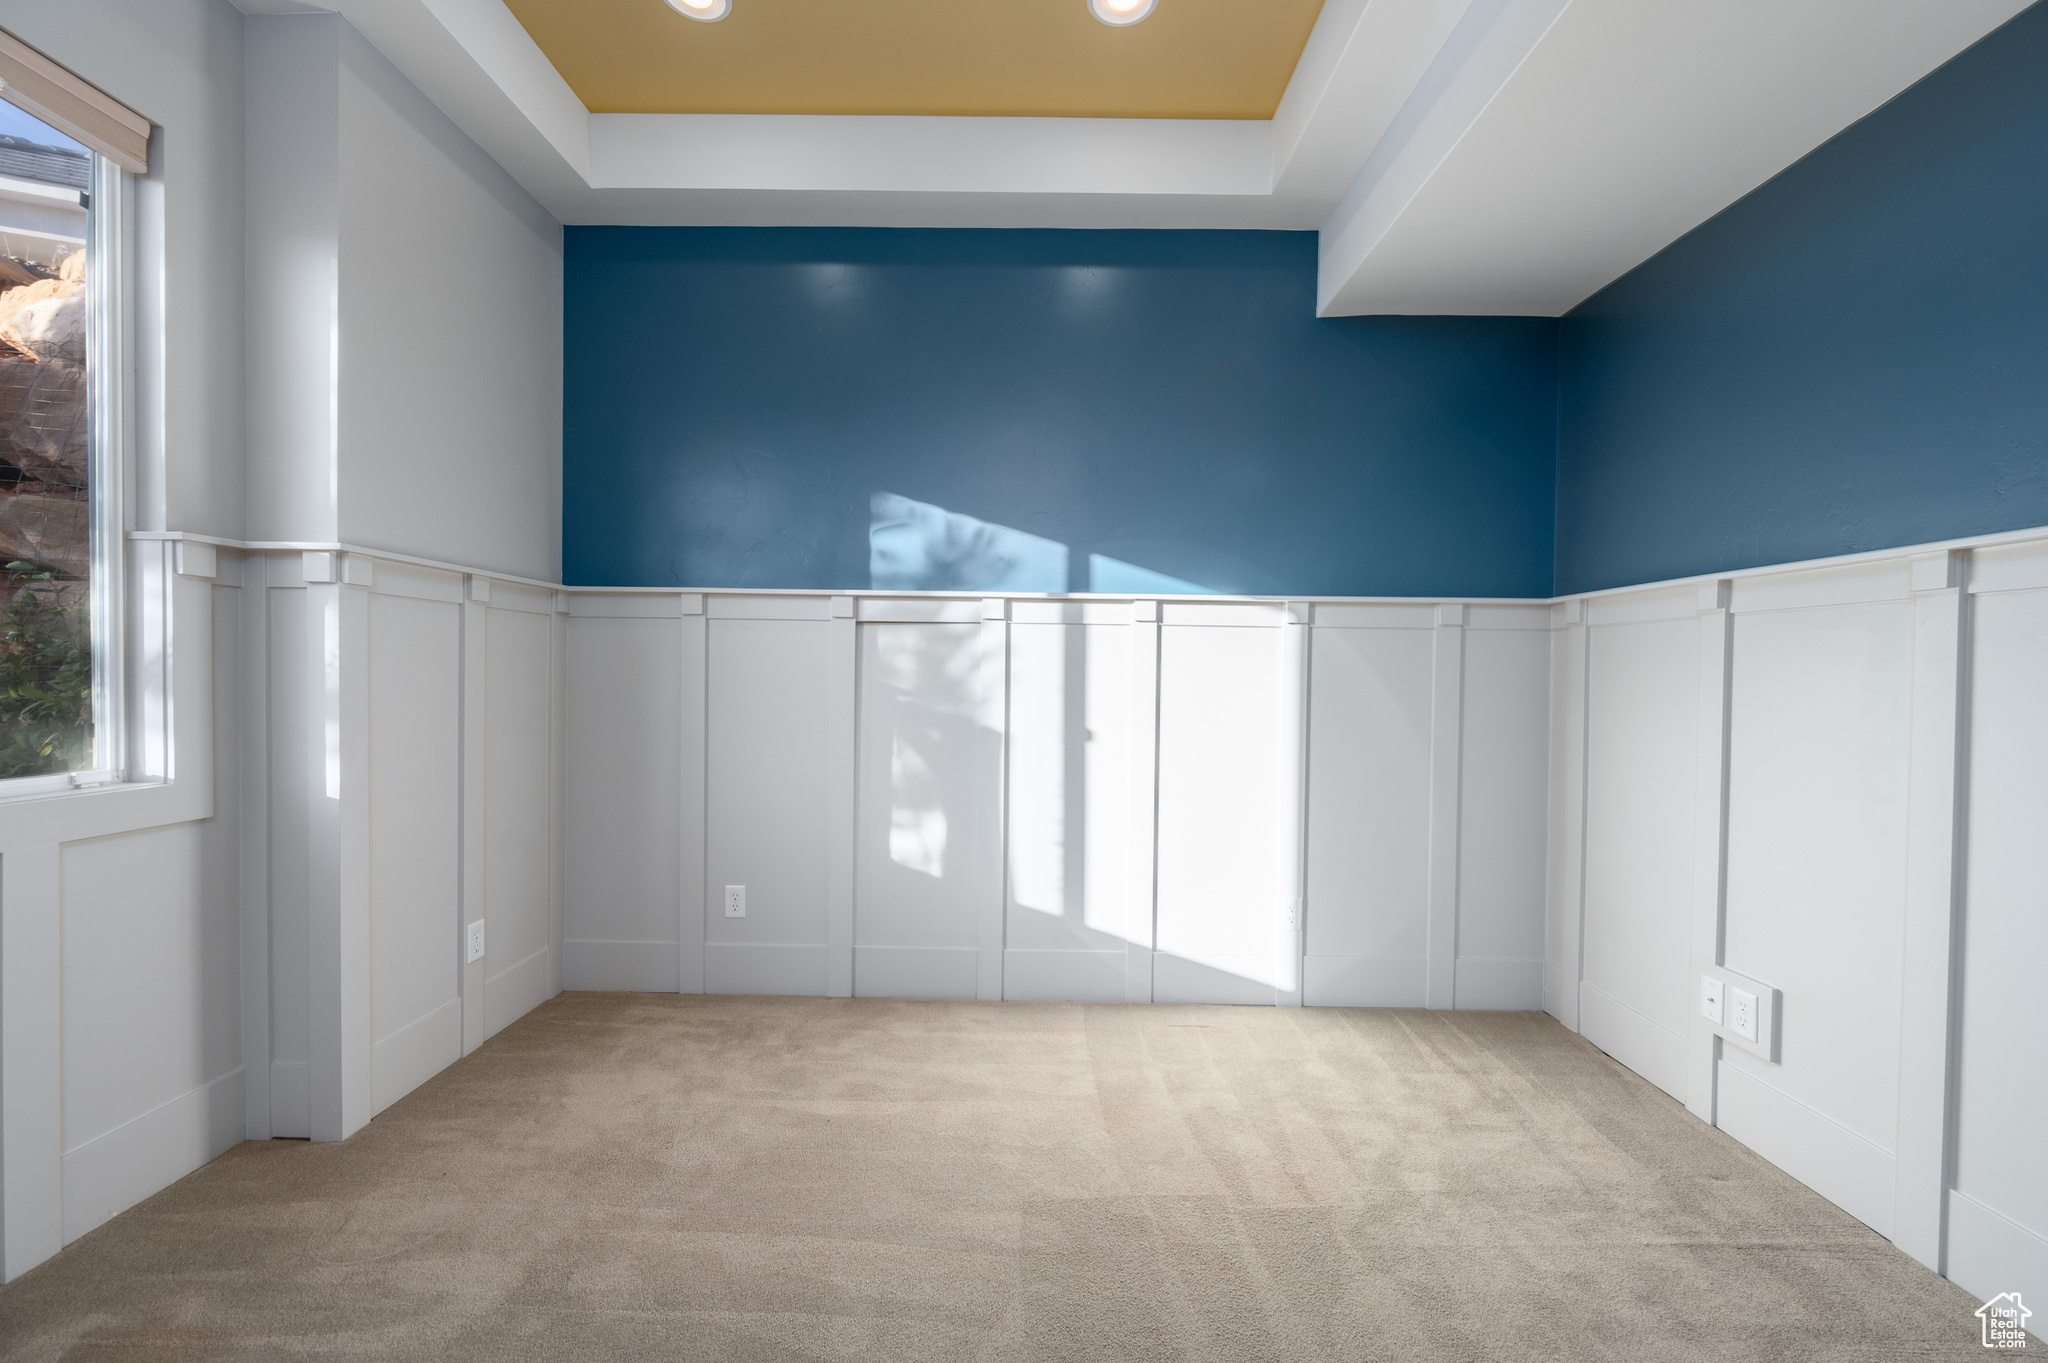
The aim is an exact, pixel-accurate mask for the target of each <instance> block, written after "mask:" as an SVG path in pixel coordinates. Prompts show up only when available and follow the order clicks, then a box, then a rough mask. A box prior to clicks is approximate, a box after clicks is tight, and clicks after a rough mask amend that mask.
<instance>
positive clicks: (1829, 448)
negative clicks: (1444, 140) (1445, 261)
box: [1557, 5, 2048, 592]
mask: <svg viewBox="0 0 2048 1363" xmlns="http://www.w3.org/2000/svg"><path fill="white" fill-rule="evenodd" d="M1561 341H1562V366H1563V383H1562V386H1561V401H1560V421H1559V431H1560V461H1559V480H1558V506H1559V517H1558V559H1557V585H1558V589H1559V590H1560V591H1567V592H1570V591H1584V590H1592V589H1597V588H1601V587H1614V586H1622V585H1625V584H1630V583H1640V582H1652V581H1658V580H1661V579H1665V578H1671V577H1680V576H1687V575H1691V574H1694V573H1703V572H1715V571H1721V570H1727V569H1735V568H1744V567H1751V566H1756V565H1760V564H1770V563H1782V562H1788V561H1794V560H1799V559H1807V558H1818V557H1824V556H1828V555H1833V554H1845V553H1854V552H1859V551H1862V550H1869V549H1882V548H1892V547H1897V546H1900V545H1906V544H1922V543H1928V542H1930V541H1935V540H1941V539H1949V538H1956V537H1961V536H1966V535H1975V534H1984V533H1988V532H1992V531H1999V530H2011V529H2020V528H2024V527H2030V526H2038V525H2044V524H2048V5H2036V6H2035V7H2034V8H2032V9H2030V10H2028V11H2026V12H2024V13H2023V14H2021V15H2020V16H2019V17H2018V18H2016V19H2014V20H2013V21H2011V22H2010V23H2008V24H2007V25H2005V26H2004V27H2003V28H2001V29H1999V30H1998V31H1997V32H1995V33H1993V34H1991V35H1990V36H1989V37H1987V38H1985V39H1984V40H1983V41H1982V42H1980V43H1978V44H1977V45H1976V46H1975V47H1973V48H1971V49H1970V50H1968V51H1966V52H1964V53H1963V54H1961V55H1960V56H1958V57H1957V58H1956V59H1955V60H1954V61H1952V62H1950V63H1949V64H1948V65H1946V66H1944V67H1943V68H1941V69H1940V70H1938V71H1936V72H1934V73H1933V74H1931V75H1930V76H1928V77H1927V78H1926V79H1925V80H1923V81H1922V82H1920V83H1919V84H1918V85H1916V86H1914V87H1913V88H1912V89H1910V90H1908V91H1906V92H1905V93H1903V94H1901V95H1900V96H1899V97H1898V98H1896V99H1895V100H1893V101H1892V102H1891V103H1889V104H1887V105H1886V106H1884V107H1883V108H1881V109H1879V110H1878V111H1877V112H1876V113H1874V114H1872V115H1871V116H1870V117H1868V118H1866V119H1864V120H1863V121H1861V122H1859V123H1857V124H1855V125H1854V126H1852V127H1850V128H1849V129H1847V130H1845V131H1844V132H1843V133H1842V134H1841V135H1840V136H1838V137H1836V138H1834V139H1833V140H1831V141H1829V142H1828V143H1826V144H1825V145H1823V146H1821V147H1820V148H1818V149H1817V150H1815V151H1814V152H1813V153H1812V154H1811V155H1810V156H1808V157H1806V158H1805V159H1804V160H1802V161H1800V162H1799V163H1798V164H1796V165H1794V166H1792V167H1790V168H1789V169H1787V170H1786V171H1784V172H1783V173H1782V174H1780V175H1779V176H1777V177H1776V178H1775V179H1773V180H1771V181H1770V182H1769V183H1767V184H1765V185H1764V186H1762V187H1761V188H1759V189H1758V190H1756V191H1755V192H1754V193H1752V194H1750V195H1749V196H1748V197H1746V198H1744V199H1743V200H1741V201H1740V202H1738V203H1736V204H1735V205H1733V206H1732V207H1730V208H1729V209H1727V210H1726V211H1725V212H1723V213H1721V214H1720V215H1719V216H1717V217H1715V218H1713V219H1712V220H1710V221H1709V222H1707V223H1705V224H1704V225H1702V226H1701V227H1699V228H1698V229H1696V230H1695V231H1693V232H1692V233H1690V234H1689V235H1688V236H1686V237H1684V238H1683V239H1681V240H1680V241H1678V242H1677V243H1675V244H1674V245H1672V246H1671V247H1669V248H1668V249H1666V250H1665V251H1664V252H1662V253H1661V254H1659V255H1657V256H1656V257H1654V258H1652V259H1651V260H1650V261H1648V262H1647V263H1645V264H1644V265H1642V266H1641V267H1639V268H1638V269H1636V270H1635V271H1633V272H1632V273H1630V274H1628V275H1626V276H1624V277H1623V278H1621V279H1620V280H1618V281H1616V282H1615V283H1614V284H1612V285H1610V286H1608V287H1607V288H1606V289H1604V290H1602V291H1601V292H1600V293H1598V294H1595V295H1594V296H1593V297H1592V298H1591V299H1589V300H1587V301H1586V302H1585V303H1584V304H1582V305H1581V306H1580V307H1579V308H1577V309H1576V310H1575V311H1573V312H1572V313H1571V314H1570V315H1569V316H1568V317H1566V318H1565V319H1564V322H1563V326H1562V337H1561Z"/></svg>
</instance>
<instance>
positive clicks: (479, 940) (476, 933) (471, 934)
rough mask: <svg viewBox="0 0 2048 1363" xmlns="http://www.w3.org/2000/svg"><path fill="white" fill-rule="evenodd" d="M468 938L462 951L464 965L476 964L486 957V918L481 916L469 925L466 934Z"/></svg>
mask: <svg viewBox="0 0 2048 1363" xmlns="http://www.w3.org/2000/svg"><path fill="white" fill-rule="evenodd" d="M464 936H465V938H466V939H467V940H466V942H465V945H464V950H463V953H462V963H463V964H464V965H475V964H476V963H477V962H478V961H481V960H482V959H483V958H484V920H483V919H481V918H479V919H477V920H476V921H475V922H474V923H471V924H470V925H469V931H468V932H467V933H465V934H464Z"/></svg>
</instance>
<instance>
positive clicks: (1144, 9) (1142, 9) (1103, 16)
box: [669, 0, 1159, 28]
mask: <svg viewBox="0 0 2048 1363" xmlns="http://www.w3.org/2000/svg"><path fill="white" fill-rule="evenodd" d="M669 2H670V3H671V4H673V3H674V2H675V0H669ZM1158 6H1159V0H1088V12H1089V13H1090V14H1093V15H1094V16H1095V17H1096V18H1098V19H1100V20H1102V22H1103V23H1105V24H1115V25H1116V26H1117V27H1118V28H1122V27H1123V26H1124V25H1126V24H1135V23H1137V22H1138V20H1140V19H1142V18H1144V17H1145V16H1146V15H1148V14H1150V13H1151V12H1152V11H1153V10H1154V9H1157V8H1158Z"/></svg>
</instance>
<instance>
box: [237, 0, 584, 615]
mask: <svg viewBox="0 0 2048 1363" xmlns="http://www.w3.org/2000/svg"><path fill="white" fill-rule="evenodd" d="M308 20H310V21H311V22H314V23H330V24H333V25H335V26H336V27H337V28H339V30H340V44H339V46H340V68H339V91H338V93H339V99H340V143H341V145H340V163H339V172H340V179H339V184H340V205H339V206H340V243H341V253H340V289H341V294H340V297H341V314H342V316H341V329H340V350H341V354H340V361H341V372H342V374H343V375H344V382H343V384H342V388H341V402H340V407H341V410H340V413H339V416H340V423H341V424H340V432H341V461H340V463H341V479H340V511H339V523H340V533H339V535H338V536H337V538H339V539H341V540H344V541H346V542H348V543H350V544H362V545H368V546H371V547H373V548H379V549H390V550H395V551H397V552H399V553H407V554H418V555H422V556H426V557H430V558H436V559H443V560H447V561H449V562H454V563H461V564H465V565H473V566H475V567H477V568H480V569H484V570H488V571H494V572H501V573H511V574H517V575H519V576H523V577H530V578H538V579H542V580H544V581H554V580H555V579H556V578H558V577H559V576H560V575H561V563H562V545H561V537H562V229H561V226H560V225H559V224H558V223H556V221H555V220H554V218H553V217H552V216H551V215H550V214H549V213H548V212H547V210H545V209H543V208H542V207H541V206H540V205H539V204H538V203H536V202H535V201H534V199H533V197H532V196H531V195H529V194H528V193H527V192H526V191H525V190H523V189H521V188H520V187H519V186H518V184H517V183H516V182H514V180H513V179H512V177H511V176H510V175H508V174H506V173H505V171H504V170H503V169H502V168H500V167H499V166H498V164H497V163H496V162H495V161H492V160H491V159H490V158H489V157H488V156H486V155H484V153H483V151H482V150H481V149H479V148H478V147H477V145H476V144H475V143H474V142H472V141H470V140H469V138H468V137H467V136H465V135H464V134H463V133H462V132H461V131H460V130H459V129H458V128H456V126H455V125H454V124H453V123H451V122H450V121H449V120H448V117H447V116H446V115H445V114H443V113H442V112H441V111H440V110H439V109H437V108H435V107H434V106H433V105H432V104H431V103H429V102H428V100H427V98H426V96H425V95H422V94H421V93H420V92H419V91H418V90H417V89H415V88H414V87H413V86H412V85H411V84H410V83H409V82H408V81H407V80H406V79H405V77H403V76H401V75H400V74H399V73H398V71H397V69H396V68H394V67H393V66H392V65H391V64H390V63H389V62H388V61H386V60H385V59H384V57H383V56H382V55H380V54H379V53H378V52H377V50H376V49H375V48H373V47H371V46H370V44H369V43H368V42H366V41H364V40H363V38H362V37H361V35H359V34H358V33H357V32H356V31H355V30H354V29H353V28H350V27H349V26H348V25H347V24H346V23H345V22H344V21H342V20H340V19H334V18H326V17H324V16H299V17H286V18H284V19H283V20H282V21H281V22H284V23H304V22H307V21H308ZM254 22H273V21H254Z"/></svg>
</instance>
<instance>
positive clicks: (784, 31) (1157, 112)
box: [506, 0, 1322, 118]
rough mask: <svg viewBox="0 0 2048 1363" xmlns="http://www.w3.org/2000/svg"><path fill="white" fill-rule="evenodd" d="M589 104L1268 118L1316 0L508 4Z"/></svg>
mask: <svg viewBox="0 0 2048 1363" xmlns="http://www.w3.org/2000/svg"><path fill="white" fill-rule="evenodd" d="M506 3H507V4H508V5H509V6H510V7H511V10H512V12H513V13H514V14H515V15H517V16H518V17H519V22H520V23H522V24H524V25H525V26H526V31H527V32H528V33H530V34H532V35H533V40H534V41H535V42H536V43H538V44H540V48H541V50H542V51H543V52H545V53H546V54H547V55H548V59H549V60H550V61H552V62H553V63H554V64H555V69H556V70H557V71H560V72H561V73H562V78H563V79H564V80H566V81H568V82H569V84H570V86H571V87H572V88H573V89H574V90H575V91H576V93H577V95H578V96H579V97H580V98H581V99H582V100H583V103H584V105H585V106H586V107H588V108H589V109H590V111H591V112H592V113H605V114H622V113H647V114H653V113H660V114H989V115H1009V116H1040V117H1091V118H1270V117H1272V115H1273V110H1274V108H1275V107H1276V106H1278V104H1279V103H1280V96H1281V93H1282V92H1283V91H1285V90H1286V89H1287V81H1288V78H1289V77H1291V76H1292V75H1293V74H1294V63H1295V61H1296V59H1297V58H1299V57H1300V56H1301V49H1302V45H1303V44H1304V43H1306V42H1307V41H1308V35H1309V30H1310V29H1311V28H1313V27H1314V26H1315V20H1316V14H1317V12H1318V11H1319V10H1320V9H1321V8H1322V0H1159V8H1158V9H1157V10H1155V11H1154V12H1153V13H1152V15H1151V17H1149V18H1147V19H1146V20H1144V21H1143V22H1142V23H1138V24H1133V25H1131V26H1130V27H1128V28H1112V27H1111V26H1109V25H1108V24H1104V23H1102V22H1100V21H1098V20H1097V19H1096V18H1095V17H1094V16H1093V15H1091V14H1089V12H1088V4H1087V0H732V12H731V13H730V14H729V15H727V16H726V17H725V18H724V19H721V20H719V21H718V22H717V23H710V24H706V23H698V22H695V21H693V20H690V19H686V18H684V17H683V16H682V15H680V14H678V13H676V12H675V11H674V10H672V9H670V8H669V7H668V5H667V3H666V2H665V0H506Z"/></svg>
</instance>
